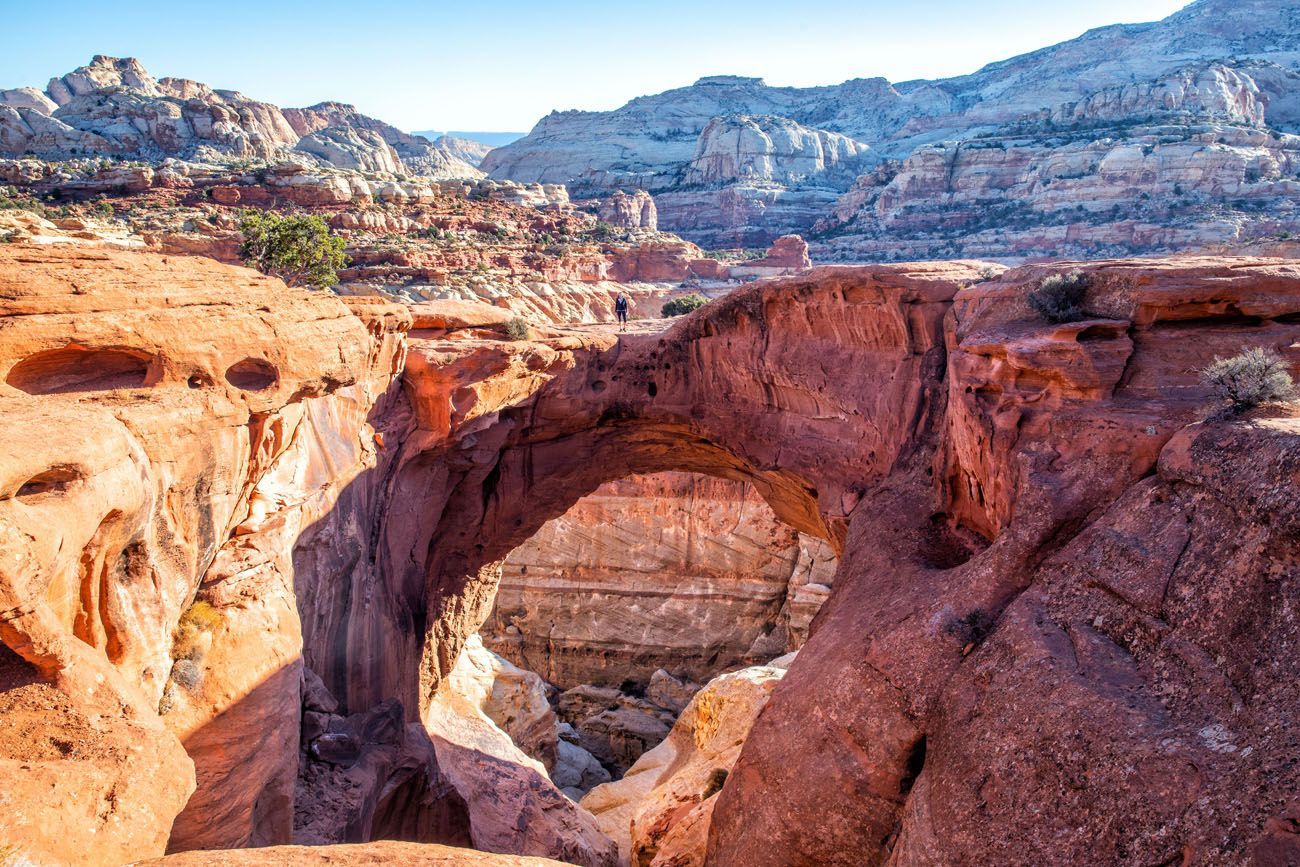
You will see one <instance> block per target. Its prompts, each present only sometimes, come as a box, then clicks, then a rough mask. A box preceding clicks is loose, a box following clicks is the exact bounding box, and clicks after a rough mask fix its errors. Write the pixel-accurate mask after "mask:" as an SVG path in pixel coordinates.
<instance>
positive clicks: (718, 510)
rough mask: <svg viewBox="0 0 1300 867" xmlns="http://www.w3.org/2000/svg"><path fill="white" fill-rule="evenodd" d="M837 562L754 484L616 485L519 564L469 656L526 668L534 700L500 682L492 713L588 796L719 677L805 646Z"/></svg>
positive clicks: (509, 570) (582, 506) (570, 515)
mask: <svg viewBox="0 0 1300 867" xmlns="http://www.w3.org/2000/svg"><path fill="white" fill-rule="evenodd" d="M813 496H815V494H814V495H813ZM836 565H837V561H836V558H835V555H834V552H833V551H832V550H831V548H830V546H829V545H828V544H826V543H825V542H823V541H822V540H820V539H817V538H813V537H811V536H807V535H804V534H802V533H799V532H798V531H796V530H795V529H793V528H791V527H789V526H788V525H786V524H784V523H782V522H781V520H780V519H779V518H778V517H777V515H776V514H775V513H774V512H773V511H772V508H771V506H769V505H768V504H767V502H766V501H764V500H763V499H762V497H760V496H759V494H758V492H757V490H756V489H755V488H754V487H753V486H752V485H750V484H749V483H747V482H744V481H739V480H734V479H724V478H716V477H713V476H706V475H698V474H694V473H684V472H664V473H655V474H650V475H631V476H628V477H626V478H623V479H620V480H618V481H613V482H607V483H605V484H603V485H601V486H600V487H599V488H597V489H596V490H595V491H594V492H593V493H591V494H589V495H588V496H586V497H583V498H582V499H580V500H579V501H578V502H577V503H576V504H575V505H574V506H573V507H572V508H570V509H569V510H568V511H567V512H566V513H564V514H563V515H561V516H560V517H558V518H555V519H552V520H551V521H549V522H547V523H546V524H545V525H543V526H542V528H541V529H540V530H538V532H537V533H535V534H534V535H533V537H532V538H531V539H529V540H528V541H526V542H525V543H524V544H522V545H521V546H519V547H518V548H516V549H515V550H514V551H513V552H511V554H510V555H509V556H507V558H506V560H505V563H504V565H503V567H502V577H501V581H500V584H499V585H498V588H497V592H496V599H495V604H494V607H493V609H492V612H491V614H490V615H489V616H488V618H487V621H486V622H485V623H484V624H483V626H482V628H481V630H480V636H481V639H482V644H483V646H482V648H475V649H473V650H472V652H473V653H486V652H487V651H491V652H494V653H496V654H499V655H500V656H501V657H504V658H505V659H506V660H508V661H509V662H511V663H513V664H514V665H516V666H518V667H519V668H521V669H524V670H525V671H526V672H528V673H527V674H525V675H523V677H524V679H525V682H527V680H528V679H533V678H535V680H532V684H533V686H532V687H531V689H530V692H531V694H532V696H533V697H532V698H529V697H527V695H524V694H522V692H523V691H521V690H519V689H517V688H515V687H514V686H512V687H511V688H510V689H501V690H496V689H495V688H493V689H490V690H488V692H489V693H491V694H493V695H497V694H499V695H500V696H501V699H500V700H497V699H493V700H492V702H490V703H489V705H488V706H487V707H485V710H486V711H487V713H488V715H489V716H491V717H492V718H493V719H494V720H495V721H496V722H497V725H498V726H499V727H500V728H503V729H505V730H506V732H507V733H508V734H510V735H511V736H512V737H513V738H514V739H515V742H516V744H517V745H518V746H519V747H520V748H521V749H523V750H524V751H525V752H529V753H530V754H532V755H533V756H534V757H535V758H537V759H538V760H539V761H542V762H543V763H544V764H545V765H546V766H547V768H548V771H549V772H550V773H551V776H552V779H553V781H554V782H555V783H556V785H557V786H558V787H560V788H561V789H562V790H563V791H564V792H565V794H567V795H569V796H570V797H572V798H574V799H575V800H577V799H578V798H580V797H581V796H582V795H583V794H584V793H585V792H587V791H589V790H590V789H591V788H592V787H594V786H595V785H598V784H600V783H603V782H605V781H607V780H611V779H613V780H618V779H620V778H621V777H622V776H623V775H624V774H625V773H627V771H628V769H629V768H630V767H632V766H633V765H634V764H635V763H636V761H637V760H638V759H639V758H640V757H641V756H642V755H643V754H644V753H645V752H646V751H648V750H650V749H651V748H653V747H654V746H656V745H657V744H659V743H660V742H661V741H662V740H663V739H664V738H665V737H666V736H667V735H668V733H669V731H670V730H671V728H672V726H673V725H674V723H675V722H676V720H677V717H678V716H679V715H680V714H681V713H682V711H683V710H684V709H685V708H686V707H687V705H688V703H689V702H690V700H691V698H692V697H693V696H694V694H695V693H696V691H698V690H699V689H700V688H701V687H703V686H704V685H705V684H707V683H709V681H710V680H712V679H713V678H714V677H716V676H718V675H721V674H723V673H726V672H736V671H739V670H742V669H747V668H749V667H751V666H755V665H760V664H765V663H768V662H770V661H772V660H774V659H777V658H779V657H782V656H785V655H787V654H788V653H790V652H791V651H794V650H797V649H798V648H799V647H800V646H802V644H803V642H804V641H805V640H806V638H807V634H808V627H809V624H810V623H811V621H812V618H813V617H814V615H815V614H816V613H817V611H818V609H819V608H820V607H821V604H822V602H823V601H825V599H826V598H827V597H828V596H829V595H830V592H831V585H832V583H833V580H834V574H835V568H836ZM470 652H471V651H467V653H470ZM475 667H477V668H480V669H483V670H489V669H492V668H493V666H492V665H488V664H483V663H480V662H476V663H475ZM743 676H744V677H746V678H761V677H762V676H763V675H760V674H758V673H755V672H747V673H746V674H745V675H743ZM766 676H768V677H770V676H771V674H770V673H769V674H768V675H766ZM510 682H511V683H512V684H516V683H518V676H512V677H511V680H510ZM717 688H721V687H717ZM750 689H752V688H750ZM742 692H743V691H742ZM746 694H749V695H752V694H754V693H753V692H746ZM765 698H766V694H764V700H765ZM759 707H761V704H760V705H759V706H758V707H752V708H745V709H744V710H743V711H741V712H745V713H750V712H752V713H754V714H756V713H757V711H758V709H759ZM525 708H532V709H533V710H531V711H529V710H525ZM538 708H541V709H543V713H542V716H544V717H546V718H547V719H549V720H551V721H550V722H544V723H542V724H540V725H539V722H538V720H539V716H538V713H537V709H538ZM547 715H550V716H547ZM542 730H545V732H547V734H546V735H545V736H544V737H541V738H539V737H538V732H539V731H542ZM719 782H720V781H719ZM703 784H704V782H703V780H701V781H700V785H703Z"/></svg>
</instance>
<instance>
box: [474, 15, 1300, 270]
mask: <svg viewBox="0 0 1300 867" xmlns="http://www.w3.org/2000/svg"><path fill="white" fill-rule="evenodd" d="M1298 25H1300V6H1297V4H1296V3H1295V2H1294V0H1285V2H1280V3H1279V2H1275V0H1252V2H1249V3H1236V2H1228V0H1197V2H1194V3H1192V4H1190V5H1189V6H1187V7H1186V8H1184V9H1183V10H1181V11H1179V12H1176V13H1174V14H1173V15H1171V16H1169V17H1168V18H1166V19H1164V20H1163V21H1158V22H1154V23H1150V24H1136V25H1116V26H1113V27H1104V28H1099V29H1097V30H1093V31H1090V32H1088V33H1086V34H1084V35H1083V36H1080V37H1079V38H1077V39H1074V40H1071V41H1068V42H1064V43H1061V44H1059V45H1056V46H1052V47H1049V48H1045V49H1042V50H1040V51H1037V52H1033V53H1031V54H1027V55H1023V56H1020V57H1015V58H1012V59H1009V60H1006V61H1002V62H999V63H994V64H990V65H989V66H987V67H985V68H984V69H981V70H979V71H978V72H976V73H973V74H971V75H966V76H960V77H957V78H951V79H944V80H937V81H909V82H900V83H890V82H888V81H886V80H884V79H880V78H873V79H854V80H852V81H848V82H845V83H843V84H840V85H834V86H827V87H813V88H791V87H771V86H768V85H767V84H765V83H764V82H763V81H762V80H760V79H755V78H742V77H737V76H713V77H708V78H703V79H700V80H699V81H697V82H696V83H695V84H693V85H691V86H689V87H684V88H679V89H676V90H671V91H667V92H665V93H662V94H657V95H654V96H645V97H639V98H637V99H634V100H632V101H631V102H629V103H627V104H626V105H625V106H623V107H621V108H619V109H616V110H614V111H610V112H579V111H569V112H556V113H552V114H551V115H548V116H547V117H545V118H543V119H542V120H541V121H539V122H538V124H537V125H536V127H534V129H533V131H532V132H531V133H530V134H529V135H528V136H526V137H524V138H523V139H520V140H519V141H516V142H513V143H511V144H509V145H506V146H503V147H501V148H498V149H496V150H495V151H493V152H492V153H490V154H489V155H488V156H487V157H486V158H485V160H484V162H483V163H482V166H483V168H484V169H485V170H486V171H487V172H488V173H489V174H490V176H492V177H495V178H511V179H515V180H521V181H542V182H549V183H563V184H567V185H569V186H570V187H572V188H573V189H574V190H575V191H576V192H578V193H579V194H582V195H587V194H589V193H599V192H603V191H608V190H611V189H615V188H619V187H623V188H639V189H644V190H647V191H649V192H650V193H652V194H653V195H654V197H655V201H656V205H657V208H658V212H659V217H660V221H661V222H662V224H663V226H664V227H665V228H667V229H669V230H672V231H674V232H678V233H680V234H682V235H683V236H684V237H687V238H690V239H691V240H693V241H696V242H699V243H702V244H706V245H720V244H721V245H725V244H735V243H740V244H748V245H752V244H756V243H767V242H769V241H771V240H772V239H773V238H775V237H776V236H778V235H781V234H785V233H787V232H791V231H796V232H800V233H803V234H808V233H810V232H813V231H815V232H816V234H817V242H818V243H817V247H816V252H817V254H818V257H819V258H821V259H837V258H838V259H847V260H867V259H869V260H900V259H909V258H942V257H956V256H963V255H966V256H994V257H999V258H1005V259H1023V258H1026V257H1035V256H1057V257H1060V256H1087V257H1094V258H1095V257H1104V256H1108V255H1117V254H1134V253H1150V252H1168V251H1185V250H1189V249H1200V250H1212V249H1219V248H1241V247H1243V246H1245V245H1249V244H1251V243H1258V242H1260V241H1263V240H1267V239H1270V238H1278V237H1279V236H1282V239H1283V240H1285V236H1288V235H1293V234H1297V233H1298V232H1300V217H1297V215H1296V214H1295V213H1294V210H1293V205H1294V200H1295V198H1296V189H1295V186H1296V183H1297V182H1298V180H1297V175H1296V169H1295V164H1296V153H1297V148H1300V138H1297V136H1296V133H1298V132H1300V96H1298V94H1300V72H1298V70H1300V44H1298V43H1297V41H1296V38H1295V34H1296V32H1298Z"/></svg>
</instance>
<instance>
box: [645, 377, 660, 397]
mask: <svg viewBox="0 0 1300 867" xmlns="http://www.w3.org/2000/svg"><path fill="white" fill-rule="evenodd" d="M646 392H647V393H649V395H650V396H651V397H654V396H655V395H657V394H659V386H657V385H655V384H654V382H653V381H651V383H650V385H648V386H647V387H646Z"/></svg>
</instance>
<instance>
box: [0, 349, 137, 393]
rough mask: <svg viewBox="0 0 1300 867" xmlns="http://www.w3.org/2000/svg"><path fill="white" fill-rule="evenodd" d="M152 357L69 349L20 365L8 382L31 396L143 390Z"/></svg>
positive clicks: (120, 351)
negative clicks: (124, 389) (129, 389)
mask: <svg viewBox="0 0 1300 867" xmlns="http://www.w3.org/2000/svg"><path fill="white" fill-rule="evenodd" d="M152 361H153V356H152V355H150V354H149V353H147V352H143V351H140V350H135V349H86V348H84V347H81V346H76V345H68V346H65V347H63V348H62V349H50V350H47V351H45V352H38V353H36V354H35V355H32V356H28V357H27V358H25V359H23V360H22V361H20V362H18V363H17V364H15V365H14V366H13V368H12V369H11V370H10V371H9V376H8V377H7V379H6V381H7V382H8V383H9V384H10V385H12V386H13V387H14V388H17V389H20V390H22V391H25V392H27V393H28V394H67V393H70V392H79V391H112V390H114V389H120V388H142V387H143V386H145V385H148V384H150V383H149V378H150V377H149V369H150V364H151V362H152Z"/></svg>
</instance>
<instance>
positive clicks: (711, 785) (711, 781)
mask: <svg viewBox="0 0 1300 867" xmlns="http://www.w3.org/2000/svg"><path fill="white" fill-rule="evenodd" d="M727 776H728V774H727V769H726V768H714V769H713V770H711V771H709V775H708V776H707V777H705V778H704V792H703V794H702V795H701V796H700V800H701V801H707V800H708V799H709V798H712V797H713V796H714V795H716V794H717V793H718V792H720V791H722V784H723V783H725V782H727Z"/></svg>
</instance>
